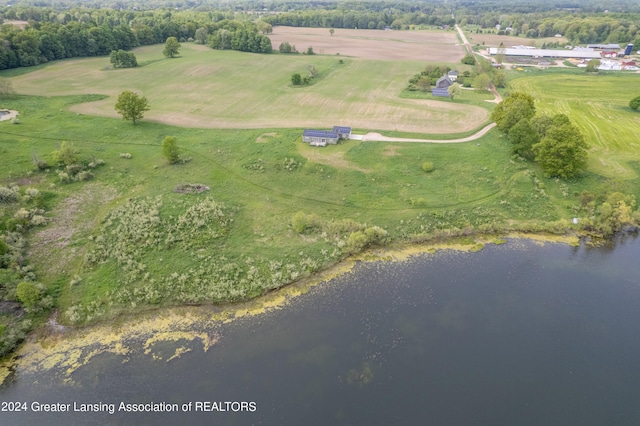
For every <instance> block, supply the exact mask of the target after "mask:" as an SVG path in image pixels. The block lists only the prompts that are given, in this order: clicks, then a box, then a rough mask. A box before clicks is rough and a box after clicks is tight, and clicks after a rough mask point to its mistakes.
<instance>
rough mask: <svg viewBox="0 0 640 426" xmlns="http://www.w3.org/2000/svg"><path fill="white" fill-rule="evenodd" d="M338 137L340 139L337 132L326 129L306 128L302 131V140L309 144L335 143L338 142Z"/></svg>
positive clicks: (325, 144)
mask: <svg viewBox="0 0 640 426" xmlns="http://www.w3.org/2000/svg"><path fill="white" fill-rule="evenodd" d="M338 139H340V135H338V133H336V132H330V131H327V130H309V129H307V130H305V131H304V132H303V133H302V142H308V143H309V145H311V146H327V144H331V145H335V144H337V143H338Z"/></svg>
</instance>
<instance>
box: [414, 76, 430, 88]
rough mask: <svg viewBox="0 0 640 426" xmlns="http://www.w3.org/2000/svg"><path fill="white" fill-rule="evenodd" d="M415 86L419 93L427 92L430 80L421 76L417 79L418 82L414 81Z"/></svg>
mask: <svg viewBox="0 0 640 426" xmlns="http://www.w3.org/2000/svg"><path fill="white" fill-rule="evenodd" d="M416 86H418V88H419V89H420V90H421V91H423V92H428V91H429V89H431V78H429V77H428V76H426V75H423V76H422V77H420V78H419V79H418V81H416Z"/></svg>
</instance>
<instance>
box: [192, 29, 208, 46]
mask: <svg viewBox="0 0 640 426" xmlns="http://www.w3.org/2000/svg"><path fill="white" fill-rule="evenodd" d="M207 37H209V30H208V29H206V28H204V27H203V28H198V29H197V30H196V32H195V34H194V36H193V41H194V42H195V43H196V44H206V43H207Z"/></svg>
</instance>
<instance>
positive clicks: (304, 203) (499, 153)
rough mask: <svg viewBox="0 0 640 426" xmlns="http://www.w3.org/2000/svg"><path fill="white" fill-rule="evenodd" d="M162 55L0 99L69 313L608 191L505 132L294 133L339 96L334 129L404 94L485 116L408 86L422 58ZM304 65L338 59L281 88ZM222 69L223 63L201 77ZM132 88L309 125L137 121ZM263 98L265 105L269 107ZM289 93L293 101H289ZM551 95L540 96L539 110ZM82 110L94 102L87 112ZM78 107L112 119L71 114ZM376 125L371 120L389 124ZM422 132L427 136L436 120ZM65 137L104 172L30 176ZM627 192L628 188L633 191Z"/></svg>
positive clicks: (169, 294) (559, 223)
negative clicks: (516, 144) (41, 210)
mask: <svg viewBox="0 0 640 426" xmlns="http://www.w3.org/2000/svg"><path fill="white" fill-rule="evenodd" d="M158 52H159V48H158V47H157V46H156V47H150V48H145V49H142V50H140V51H138V55H139V61H140V62H141V63H142V64H143V65H144V64H145V63H146V64H147V65H144V66H142V67H141V68H139V69H136V70H118V71H114V70H104V69H102V68H101V67H104V64H106V59H105V58H95V59H82V60H72V61H63V62H59V63H54V64H51V65H49V66H46V67H41V68H39V69H38V70H36V71H34V72H31V73H24V74H20V73H18V74H19V75H15V74H14V76H13V77H11V79H12V81H13V82H14V87H15V88H16V90H17V91H18V92H20V93H30V94H35V93H69V92H71V93H77V95H67V96H49V97H37V96H26V95H20V96H15V97H14V98H12V99H9V100H6V101H5V102H4V104H3V105H2V106H3V107H6V108H10V109H15V110H18V111H20V117H21V124H19V125H14V124H11V122H7V121H5V122H0V158H2V165H3V167H2V169H1V170H0V182H1V184H2V185H12V184H17V185H19V186H20V187H21V188H22V190H23V191H24V190H25V188H27V187H35V188H37V189H39V190H40V191H41V193H42V194H44V197H43V199H44V206H45V207H46V208H47V211H48V212H47V217H49V218H50V223H49V224H48V225H47V226H46V227H36V228H34V229H32V230H31V231H30V233H29V239H30V247H29V253H30V262H31V263H32V264H33V265H35V267H36V272H37V276H38V279H39V280H40V281H42V282H44V283H45V284H46V285H47V286H48V289H49V290H48V291H49V294H51V295H53V296H55V298H56V306H57V307H58V308H59V309H60V312H61V313H62V315H61V318H60V319H61V321H67V322H73V323H82V322H84V321H93V320H96V319H100V318H109V317H112V316H113V315H115V314H117V313H118V312H123V311H130V310H137V309H140V308H141V307H153V306H166V305H175V304H184V303H222V302H229V301H236V300H242V299H247V298H251V297H255V296H258V295H260V294H263V293H265V292H267V291H269V290H271V289H274V288H277V287H280V286H282V285H285V284H287V283H289V282H292V281H295V280H297V279H300V278H301V277H305V276H308V275H310V274H313V273H314V272H316V271H318V270H320V269H322V268H324V267H326V266H328V265H331V264H334V263H335V262H337V261H339V260H340V259H342V258H344V257H345V256H347V255H349V254H350V253H354V252H358V251H359V250H361V249H362V248H363V247H364V246H366V245H367V244H373V245H375V244H390V243H411V242H423V241H428V240H432V239H434V238H435V239H437V238H448V237H451V236H457V237H459V238H463V239H465V241H470V240H469V239H468V238H467V236H469V235H472V234H473V233H476V232H486V233H496V232H504V231H507V230H524V231H529V232H536V231H551V232H564V231H566V229H568V227H570V226H571V225H570V224H569V223H570V219H571V218H572V217H573V216H574V215H575V214H576V211H577V207H576V206H577V205H578V203H579V202H578V194H580V193H581V191H583V190H585V189H589V190H590V191H592V192H593V193H594V194H596V195H601V194H604V193H606V192H607V191H608V190H609V189H610V185H609V183H608V181H607V179H605V178H604V177H603V176H602V175H599V174H596V173H591V172H588V173H586V175H585V176H584V177H582V178H581V179H580V180H576V181H571V182H562V181H558V180H553V179H545V178H544V177H543V175H542V173H541V171H540V170H539V169H538V168H537V166H536V165H535V164H532V163H527V162H524V161H521V160H519V159H516V158H512V156H511V151H510V147H509V145H508V143H507V141H506V139H505V138H504V137H503V136H501V135H500V133H499V132H498V131H496V130H493V131H491V132H489V133H488V134H487V135H486V136H484V137H483V138H482V139H478V140H475V141H473V142H468V143H458V144H418V143H382V142H361V141H347V142H345V143H342V144H340V145H337V146H327V147H324V148H313V147H309V146H308V145H305V144H303V143H302V142H301V133H302V128H303V125H304V124H303V123H302V122H305V120H309V122H312V123H318V122H319V121H316V120H318V118H317V115H318V114H317V110H318V109H319V107H317V104H318V102H320V104H322V102H321V100H322V99H324V100H325V101H326V103H325V104H324V105H325V107H327V106H330V108H329V109H328V110H327V111H334V109H336V108H338V110H339V111H341V112H340V114H346V115H339V114H338V113H337V112H335V111H334V112H332V113H329V115H328V116H327V117H328V118H327V117H325V119H327V121H328V120H332V121H331V122H328V123H327V125H326V127H329V126H330V125H333V124H334V123H336V121H338V120H339V122H340V124H352V121H354V120H352V117H357V116H358V115H359V114H360V113H361V111H360V110H359V109H358V108H356V105H359V104H362V105H371V104H372V103H375V102H377V101H378V100H380V99H386V100H385V101H384V102H383V103H385V105H386V106H387V107H388V108H391V109H390V110H387V113H389V111H394V110H397V111H404V109H403V107H401V106H404V107H406V108H407V109H410V110H411V111H413V112H412V114H413V115H415V113H416V111H421V112H422V113H423V114H424V117H429V119H430V120H431V122H433V121H434V120H435V117H438V118H439V120H443V121H444V120H449V131H450V132H451V133H454V134H465V133H467V132H468V131H470V130H471V129H468V130H465V129H464V128H460V126H458V125H457V124H455V123H456V122H457V121H460V120H464V119H465V118H467V117H468V113H469V111H472V110H473V109H477V110H480V111H483V114H484V113H486V112H488V110H487V109H485V108H484V107H483V106H479V105H482V104H483V103H484V99H483V98H482V97H480V98H469V99H466V100H463V101H462V102H460V103H457V102H451V101H444V102H443V101H431V100H420V99H403V98H400V97H399V96H400V94H401V90H402V88H403V87H404V85H405V84H406V80H407V75H405V71H409V70H410V71H409V73H408V75H409V76H410V75H413V74H415V69H416V63H412V64H403V63H399V62H394V63H391V64H390V63H387V62H384V63H381V64H378V65H376V64H375V63H374V62H372V61H360V60H352V59H349V60H348V61H345V64H344V67H345V68H346V71H345V70H342V69H340V68H336V69H333V68H332V67H334V66H336V58H333V57H323V56H317V57H312V58H308V57H303V56H299V57H283V56H280V55H272V56H257V55H251V54H240V53H238V52H214V51H211V52H209V51H205V50H200V49H199V48H197V47H195V46H189V47H188V48H186V49H185V53H184V57H182V58H178V59H175V60H157V61H156V60H155V59H154V58H156V57H157V54H158ZM190 55H193V56H190ZM219 55H222V56H219ZM195 57H197V58H198V59H197V61H200V62H198V63H200V64H201V65H202V58H203V57H206V58H210V59H211V60H213V59H215V61H213V65H211V66H208V65H207V66H205V65H202V68H201V69H198V68H197V67H194V66H185V64H191V65H195V63H196V62H195V61H196V59H194V58H195ZM220 57H222V58H225V60H223V61H220V60H219V59H220ZM156 59H157V58H156ZM309 60H312V61H314V63H315V64H316V65H317V66H318V68H323V67H324V68H323V69H325V70H328V71H327V72H326V73H325V75H324V77H323V79H322V80H321V81H319V82H318V83H316V84H314V85H312V86H310V87H308V88H302V89H294V88H292V87H290V86H288V84H287V78H288V75H289V74H290V72H291V71H292V70H296V69H297V68H296V67H299V68H302V69H304V67H305V66H306V64H307V63H308V61H309ZM256 61H258V63H259V67H256ZM216 64H217V65H216ZM211 67H213V69H215V72H213V73H212V74H207V75H204V74H206V72H205V71H207V70H209V71H210V70H211ZM252 67H253V68H252ZM283 67H284V68H283ZM286 67H289V68H286ZM76 68H77V69H76ZM283 69H285V71H283ZM121 71H124V72H121ZM189 72H191V73H192V75H190V76H189V75H187V74H188V73H189ZM207 72H208V71H207ZM198 73H200V75H199V76H195V74H198ZM252 75H253V76H254V77H253V79H250V77H251V76H252ZM47 76H48V77H47ZM123 76H125V77H123ZM363 77H367V78H368V79H369V80H367V81H365V80H366V79H364V78H363ZM567 78H568V81H573V80H572V79H573V78H574V77H572V76H571V77H567ZM529 81H530V83H527V82H529ZM98 82H99V84H98ZM243 82H244V83H243ZM514 82H515V83H516V85H517V84H520V85H523V87H524V85H525V83H526V84H531V85H532V86H531V87H538V86H535V85H537V84H540V85H542V84H543V83H541V82H539V81H538V80H537V79H535V78H533V79H531V80H522V81H520V80H514ZM266 83H268V84H266ZM560 84H562V82H561V81H558V85H560ZM138 85H139V87H138ZM181 85H182V86H181ZM214 86H215V87H216V89H215V90H216V93H218V94H220V96H219V97H217V98H210V97H209V96H210V94H209V93H210V92H208V91H207V90H203V89H202V88H203V87H214ZM226 86H230V87H231V88H228V87H226ZM328 87H331V88H332V89H331V90H327V88H328ZM354 87H356V88H360V89H362V93H360V92H358V90H355V89H354ZM553 87H555V86H553V85H551V87H550V89H549V90H552V89H553ZM126 88H138V89H140V90H142V91H144V93H145V94H147V95H148V96H149V100H150V103H151V108H152V110H151V111H150V112H149V115H150V116H151V117H155V118H156V119H158V120H160V119H161V118H162V117H163V116H164V115H165V114H172V113H174V112H175V111H180V108H184V109H185V110H189V111H192V112H191V113H189V114H187V115H186V116H185V117H189V116H191V115H195V114H196V112H194V111H196V110H198V109H199V110H198V111H199V112H198V114H202V115H201V116H200V115H199V116H198V117H202V116H211V117H212V119H211V120H212V122H214V121H215V120H217V119H219V118H218V117H217V116H216V113H220V114H221V115H222V116H223V118H224V119H225V120H227V122H226V125H225V126H231V125H233V124H234V123H236V122H235V121H234V119H236V120H240V119H239V118H234V116H233V113H232V112H229V111H227V110H226V109H225V108H230V109H231V110H232V111H236V113H237V114H244V115H243V116H242V117H244V118H242V120H248V118H247V117H251V119H250V120H248V121H243V123H245V124H246V123H248V122H252V123H253V122H256V123H263V122H262V121H260V120H262V118H260V117H263V116H264V117H269V116H270V114H275V113H274V111H279V112H278V114H282V113H283V111H285V110H286V111H290V112H291V114H294V115H295V114H297V115H296V116H297V117H298V118H299V121H296V120H293V119H292V120H291V121H288V119H287V120H283V121H282V122H281V123H280V124H281V126H276V125H272V126H270V125H264V124H260V125H261V126H262V127H261V128H255V129H254V128H252V127H253V126H250V125H248V124H247V125H246V127H245V128H242V129H239V128H235V129H234V128H229V129H226V128H221V129H211V128H206V126H201V127H199V126H198V125H194V126H193V127H189V126H188V125H187V123H183V122H180V123H179V124H180V126H171V125H168V124H165V123H161V122H158V121H151V120H148V119H146V118H145V119H144V120H142V121H141V122H140V124H139V125H136V126H133V125H132V124H131V123H129V122H125V121H122V120H120V119H118V118H117V117H112V116H111V115H112V114H111V112H110V111H109V112H108V113H107V110H109V109H110V108H113V104H114V103H115V101H114V98H113V94H115V93H117V92H118V91H119V90H122V89H126ZM211 90H213V89H211ZM225 90H227V91H225ZM558 90H559V89H558ZM147 92H148V93H147ZM89 93H96V94H95V95H91V94H89ZM344 93H352V95H353V96H352V97H349V100H344V99H343V101H342V103H343V104H341V103H340V101H339V99H340V98H341V96H339V94H344ZM597 93H598V94H599V95H600V96H603V93H600V92H597ZM105 96H110V97H105ZM470 96H471V95H470ZM269 97H272V99H273V102H272V103H269V102H267V101H265V102H264V103H260V99H262V98H269ZM367 97H370V100H369V101H367ZM294 98H295V99H297V101H296V102H295V104H293V105H288V104H286V102H285V101H284V100H285V99H294ZM303 98H308V99H309V102H308V103H305V102H302V101H301V99H303ZM342 98H344V96H342ZM154 99H155V101H154ZM353 99H357V100H358V101H357V102H356V101H355V100H353ZM159 100H162V102H160V101H159ZM544 102H545V101H544V98H540V101H539V104H540V106H541V109H544V107H543V105H545V103H544ZM576 102H577V101H576ZM283 103H284V104H286V105H281V104H283ZM220 105H226V106H225V108H222V107H220ZM394 105H395V109H394V107H393V106H394ZM434 105H435V106H436V107H437V108H436V109H433V106H434ZM87 106H90V108H95V109H94V110H91V111H87V108H88V107H87ZM234 108H235V109H234ZM340 108H342V109H340ZM371 108H374V107H371ZM430 108H431V109H430ZM447 108H449V109H447ZM469 108H472V109H469ZM549 108H551V107H550V106H549ZM374 109H375V108H374ZM80 110H82V111H87V112H92V113H97V114H100V111H104V112H105V115H109V116H102V117H101V116H94V115H89V114H79V113H77V112H74V111H80ZM153 111H155V114H156V115H155V116H154V115H153V114H152V112H153ZM465 111H466V112H465ZM621 111H622V112H625V111H624V108H622V109H621ZM334 113H335V114H336V115H335V116H334V115H331V114H334ZM225 114H226V115H225ZM398 114H399V115H397V116H395V117H394V118H393V120H390V119H391V117H393V116H392V115H386V116H385V120H386V121H385V122H386V123H388V122H390V121H391V122H393V126H391V129H395V128H398V129H399V130H398V131H397V132H393V133H397V134H402V135H406V132H407V131H410V130H407V128H406V127H405V124H406V123H405V121H404V120H405V119H406V120H408V122H409V123H411V120H410V119H408V118H403V117H405V116H404V115H403V114H401V113H398ZM472 115H473V114H471V116H472ZM214 117H215V118H214ZM371 117H375V114H372V115H371ZM572 118H573V119H574V120H575V118H574V117H573V116H572ZM280 119H282V117H280ZM345 119H348V120H347V121H348V122H347V123H345V122H344V120H345ZM413 119H415V117H414V118H413ZM333 120H335V121H333ZM456 120H457V121H456ZM485 120H486V117H485V118H483V119H482V120H480V123H484V122H485ZM470 121H473V120H470ZM266 122H270V121H269V120H267V121H265V122H264V123H266ZM238 123H239V121H238V122H237V123H236V124H237V126H240V124H238ZM286 123H288V125H285V124H286ZM294 123H296V125H294ZM381 123H382V122H381ZM381 123H378V124H379V125H375V126H374V127H372V128H369V129H367V128H366V127H364V126H363V129H367V130H383V129H384V128H385V127H384V125H383V124H381ZM427 123H429V120H427ZM256 125H257V124H256ZM225 126H222V127H225ZM323 127H325V126H323ZM434 127H437V126H436V125H435V124H433V125H432V124H427V125H426V127H425V128H429V129H432V128H434ZM472 129H473V127H472ZM425 133H426V134H430V136H431V137H433V134H434V133H437V132H435V131H424V132H423V134H425ZM168 135H171V136H174V137H176V139H177V141H178V146H179V147H180V148H181V150H182V155H183V156H184V157H190V158H191V161H189V162H187V163H184V164H179V165H174V166H171V165H169V164H167V162H166V160H165V159H164V158H163V156H162V151H161V148H160V144H161V141H162V139H163V138H164V137H166V136H168ZM446 137H447V136H443V139H446ZM60 141H69V142H72V143H73V144H74V146H75V148H76V149H77V150H78V151H79V156H80V159H81V161H82V162H83V163H85V164H87V163H90V162H92V163H96V160H97V159H100V160H103V161H104V162H105V164H104V165H103V166H100V167H97V168H96V169H94V170H93V173H94V174H95V178H94V179H93V180H91V181H89V182H73V183H68V184H65V183H62V182H61V179H60V178H59V175H58V169H60V168H59V167H56V166H55V165H53V166H51V167H50V168H49V170H48V171H44V172H38V171H34V164H33V161H32V160H33V158H34V156H37V157H38V158H40V159H42V160H46V161H47V162H49V164H52V163H53V159H52V156H51V152H52V151H53V150H55V149H57V147H58V145H59V143H60ZM603 143H606V140H604V142H603ZM631 144H632V141H631V142H630V141H627V142H625V143H622V142H619V143H617V144H613V143H611V144H610V145H609V146H610V149H611V151H612V154H611V157H612V158H615V157H614V156H613V151H615V152H617V153H618V154H619V155H622V154H626V153H627V151H626V150H627V149H631V148H632V146H633V145H631ZM121 154H130V156H131V158H130V159H128V158H122V157H121ZM633 158H636V157H632V158H629V159H628V161H627V162H625V163H621V164H624V165H625V166H626V167H628V168H629V170H630V171H631V172H632V174H633V173H637V172H638V169H639V165H640V162H638V161H635V162H634V161H632V160H633ZM424 162H431V163H432V164H433V166H434V170H433V171H431V172H429V173H426V172H424V171H423V170H422V164H423V163H424ZM632 174H629V176H631V175H632ZM629 179H630V178H629ZM629 182H631V183H633V181H631V180H628V181H627V183H629ZM181 184H202V185H206V186H208V187H209V188H210V190H208V191H206V192H204V193H202V194H183V193H177V192H176V188H177V187H178V186H179V185H181ZM634 187H635V188H636V189H635V192H633V190H632V191H631V192H633V193H634V194H635V195H636V197H638V196H640V194H639V193H638V189H637V188H638V186H637V185H635V186H634ZM625 189H627V188H626V187H625ZM12 208H13V207H11V206H9V207H7V208H5V207H3V215H5V217H10V216H13V215H14V214H17V211H13V210H12ZM14 210H17V207H16V208H15V209H14Z"/></svg>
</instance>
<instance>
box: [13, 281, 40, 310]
mask: <svg viewBox="0 0 640 426" xmlns="http://www.w3.org/2000/svg"><path fill="white" fill-rule="evenodd" d="M16 297H17V298H18V300H19V301H20V302H21V303H22V304H23V305H24V306H26V307H27V308H33V307H35V306H36V305H37V303H38V302H39V301H40V290H39V289H38V287H37V286H36V285H35V284H34V283H31V282H27V281H23V282H21V283H20V284H18V286H17V287H16Z"/></svg>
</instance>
